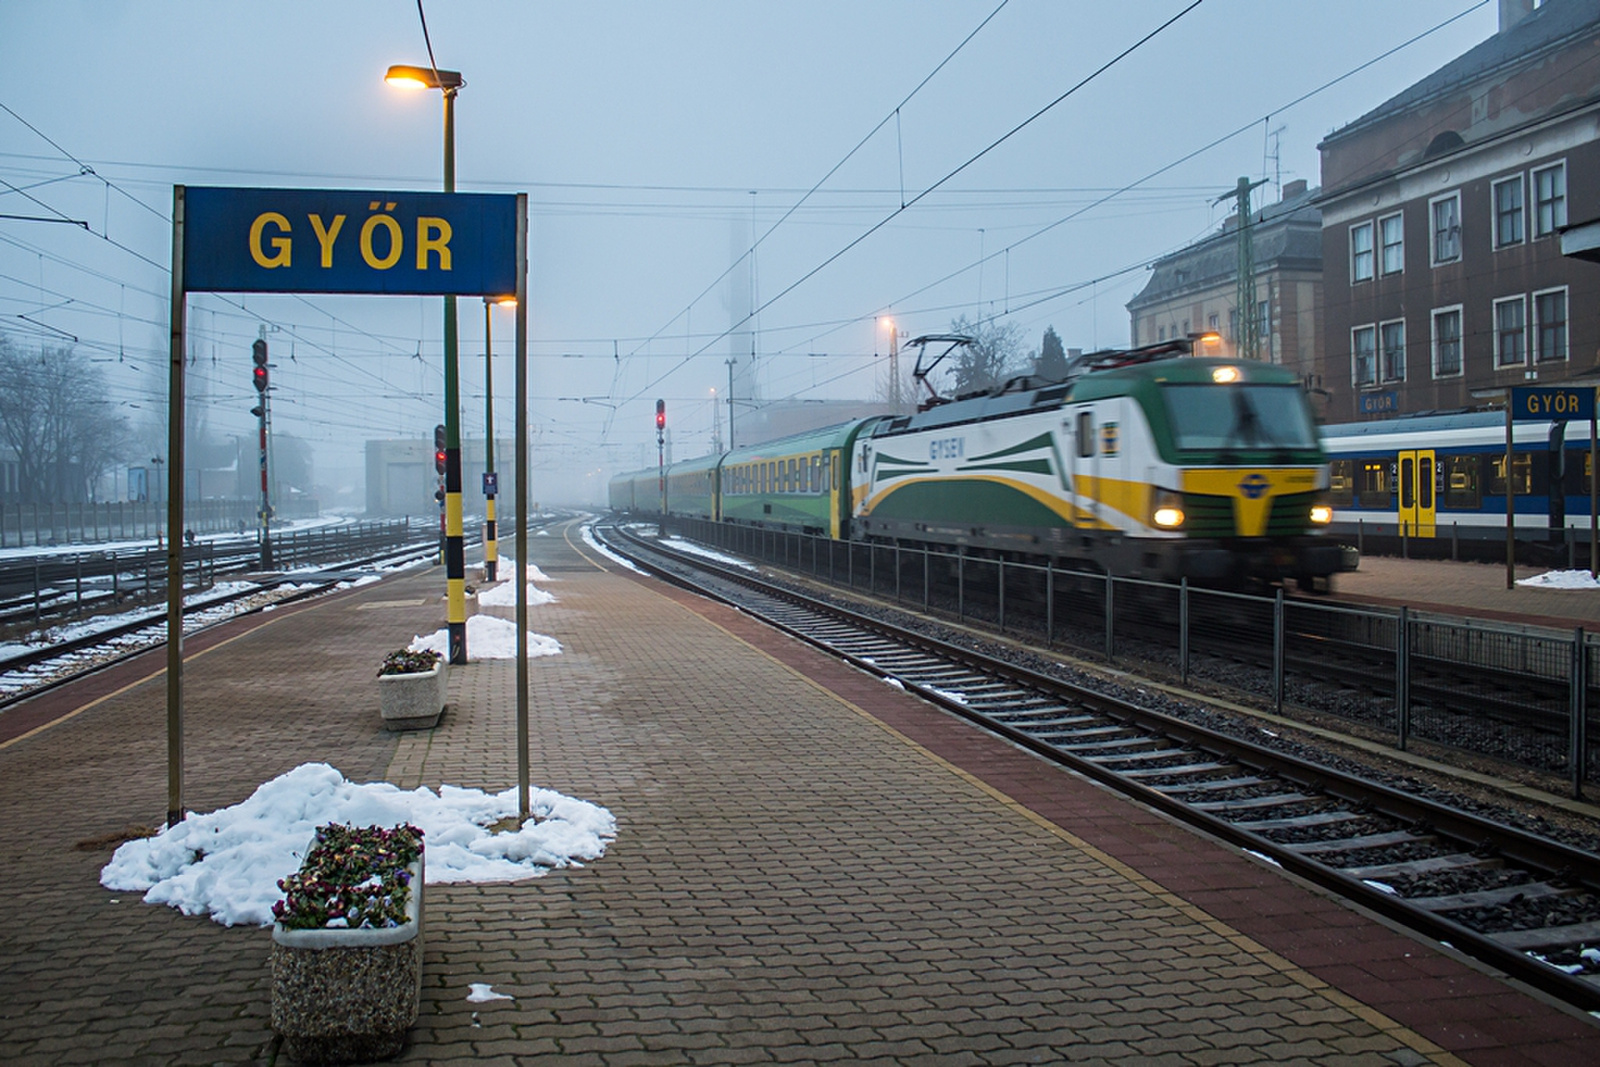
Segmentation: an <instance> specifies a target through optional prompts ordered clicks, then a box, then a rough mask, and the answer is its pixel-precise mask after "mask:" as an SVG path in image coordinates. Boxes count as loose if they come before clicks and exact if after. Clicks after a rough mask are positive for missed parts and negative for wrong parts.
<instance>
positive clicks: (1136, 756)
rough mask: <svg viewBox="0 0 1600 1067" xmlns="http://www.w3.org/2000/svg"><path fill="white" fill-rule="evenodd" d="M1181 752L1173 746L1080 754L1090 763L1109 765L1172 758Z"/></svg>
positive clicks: (1121, 772) (1119, 772)
mask: <svg viewBox="0 0 1600 1067" xmlns="http://www.w3.org/2000/svg"><path fill="white" fill-rule="evenodd" d="M1183 754H1184V753H1183V752H1181V751H1180V750H1178V749H1174V748H1153V749H1151V750H1150V751H1148V752H1102V753H1098V754H1096V753H1093V752H1088V753H1083V754H1082V755H1083V758H1084V759H1086V760H1089V761H1090V762H1091V763H1103V764H1108V765H1109V764H1114V763H1149V762H1150V761H1151V760H1158V759H1172V758H1173V757H1174V756H1181V755H1183ZM1111 769H1113V770H1116V771H1117V773H1118V774H1123V773H1125V772H1123V771H1121V770H1117V769H1116V768H1111Z"/></svg>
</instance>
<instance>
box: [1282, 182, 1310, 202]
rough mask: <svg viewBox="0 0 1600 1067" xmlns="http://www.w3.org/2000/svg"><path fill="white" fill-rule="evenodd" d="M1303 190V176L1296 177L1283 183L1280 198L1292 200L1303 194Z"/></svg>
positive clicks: (1304, 188)
mask: <svg viewBox="0 0 1600 1067" xmlns="http://www.w3.org/2000/svg"><path fill="white" fill-rule="evenodd" d="M1305 191H1306V180H1305V179H1304V178H1296V179H1295V180H1294V181H1292V182H1288V183H1286V184H1285V185H1284V187H1283V197H1282V199H1283V200H1293V199H1294V198H1295V197H1297V196H1303V195H1305ZM1280 202H1281V201H1280Z"/></svg>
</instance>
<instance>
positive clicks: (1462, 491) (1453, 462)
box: [1439, 456, 1483, 510]
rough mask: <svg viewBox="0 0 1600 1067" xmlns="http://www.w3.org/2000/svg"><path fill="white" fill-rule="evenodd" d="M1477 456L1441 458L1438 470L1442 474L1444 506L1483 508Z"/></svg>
mask: <svg viewBox="0 0 1600 1067" xmlns="http://www.w3.org/2000/svg"><path fill="white" fill-rule="evenodd" d="M1481 468H1482V464H1481V463H1480V462H1479V460H1478V457H1477V456H1441V457H1440V458H1439V470H1440V471H1441V472H1442V473H1443V474H1444V501H1443V503H1444V506H1445V507H1447V508H1468V509H1471V510H1476V509H1478V508H1480V507H1482V506H1483V488H1482V486H1481V484H1480V480H1479V473H1480V470H1481Z"/></svg>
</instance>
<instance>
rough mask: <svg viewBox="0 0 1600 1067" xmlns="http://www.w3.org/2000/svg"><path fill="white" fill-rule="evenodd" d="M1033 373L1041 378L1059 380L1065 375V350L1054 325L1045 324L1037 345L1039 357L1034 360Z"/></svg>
mask: <svg viewBox="0 0 1600 1067" xmlns="http://www.w3.org/2000/svg"><path fill="white" fill-rule="evenodd" d="M1033 373H1035V374H1037V375H1038V376H1039V377H1041V378H1048V379H1050V380H1051V381H1053V382H1059V381H1061V380H1062V379H1063V378H1065V377H1066V376H1067V350H1066V349H1064V348H1062V347H1061V338H1060V337H1058V336H1056V328H1055V327H1054V326H1046V327H1045V330H1044V340H1043V341H1042V342H1040V345H1039V358H1038V359H1036V360H1035V361H1034V364H1033Z"/></svg>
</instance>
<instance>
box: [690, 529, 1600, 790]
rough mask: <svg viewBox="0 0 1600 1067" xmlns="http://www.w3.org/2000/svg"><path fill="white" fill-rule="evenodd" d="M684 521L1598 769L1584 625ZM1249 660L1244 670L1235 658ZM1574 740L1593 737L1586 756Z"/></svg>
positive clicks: (946, 600)
mask: <svg viewBox="0 0 1600 1067" xmlns="http://www.w3.org/2000/svg"><path fill="white" fill-rule="evenodd" d="M668 525H669V526H675V527H677V528H678V529H679V530H680V531H681V532H682V533H683V534H684V535H685V536H688V537H692V538H695V539H697V540H700V541H704V542H706V543H709V544H713V545H716V546H718V547H721V548H725V549H727V550H729V551H731V552H736V553H739V554H742V555H745V556H748V557H751V558H754V559H758V560H762V561H765V562H768V563H771V564H774V565H777V566H782V567H786V568H789V569H792V570H795V571H799V572H801V573H804V574H807V575H809V576H811V577H813V578H815V579H818V580H822V581H827V582H831V583H833V584H836V585H842V586H846V587H848V588H850V589H853V590H857V591H860V592H864V593H868V594H871V595H873V596H877V597H881V598H883V599H885V600H890V601H893V602H894V603H896V604H900V605H905V606H909V607H914V608H917V609H919V610H922V611H925V612H930V613H939V614H943V615H946V616H948V617H953V618H954V619H956V620H957V621H960V622H964V623H965V622H970V623H973V624H977V625H983V626H988V627H992V628H993V629H995V630H997V631H999V632H1001V633H1005V632H1008V631H1016V632H1019V633H1025V634H1028V635H1032V636H1033V637H1034V638H1035V639H1040V638H1042V640H1043V642H1044V644H1045V645H1046V646H1054V645H1057V644H1062V645H1069V646H1071V647H1074V648H1076V649H1079V650H1083V651H1088V652H1092V653H1097V654H1099V655H1102V656H1104V657H1105V659H1106V660H1107V661H1114V660H1116V659H1117V657H1118V655H1119V654H1123V653H1124V652H1126V653H1127V654H1129V655H1132V654H1138V655H1141V656H1145V657H1150V656H1152V655H1154V656H1158V657H1163V658H1171V657H1174V656H1175V658H1176V664H1177V673H1178V675H1179V677H1180V680H1181V681H1182V682H1183V683H1184V684H1188V683H1189V681H1190V678H1191V675H1194V674H1204V675H1205V678H1206V680H1207V681H1208V682H1210V683H1213V684H1220V685H1225V686H1229V687H1232V688H1234V689H1236V690H1245V691H1248V692H1249V693H1250V694H1251V695H1253V696H1254V697H1256V698H1257V699H1258V700H1262V701H1264V702H1266V703H1268V704H1270V706H1271V707H1272V709H1273V710H1274V711H1275V712H1276V713H1278V714H1280V715H1286V716H1290V717H1293V716H1295V715H1302V714H1304V713H1305V712H1315V713H1318V714H1323V715H1332V716H1336V717H1339V718H1342V719H1345V720H1347V721H1349V722H1351V723H1352V724H1356V725H1359V727H1361V729H1362V732H1365V733H1367V734H1369V735H1371V736H1374V737H1376V738H1380V739H1381V738H1388V739H1389V742H1390V743H1391V744H1393V745H1394V746H1395V747H1396V748H1399V749H1405V748H1407V747H1408V746H1410V745H1412V744H1413V743H1416V742H1426V743H1429V744H1434V745H1439V746H1444V747H1447V748H1454V749H1458V750H1461V751H1466V752H1472V753H1475V754H1480V755H1486V756H1491V757H1494V758H1496V759H1502V760H1511V761H1514V762H1516V763H1518V764H1520V765H1523V766H1527V767H1531V768H1534V769H1536V770H1539V771H1542V772H1544V773H1547V774H1551V775H1559V776H1561V777H1563V778H1564V779H1565V780H1567V781H1568V782H1569V783H1570V787H1571V790H1572V793H1573V795H1574V796H1582V795H1583V790H1584V786H1585V784H1586V783H1588V782H1593V781H1594V780H1595V777H1596V772H1597V769H1600V752H1597V751H1596V747H1595V745H1593V744H1591V741H1590V739H1591V738H1595V739H1596V740H1600V736H1597V731H1596V730H1595V729H1594V726H1595V721H1594V718H1593V716H1594V714H1595V712H1593V711H1591V709H1593V708H1600V644H1596V643H1595V642H1594V641H1593V640H1592V639H1591V637H1590V635H1588V634H1586V633H1585V632H1584V631H1583V630H1582V629H1581V628H1579V629H1576V630H1572V631H1563V630H1556V629H1549V628H1543V627H1526V626H1511V625H1498V624H1486V623H1482V622H1477V621H1474V620H1467V619H1461V618H1454V617H1450V616H1443V615H1432V614H1428V615H1422V614H1419V613H1415V612H1412V611H1410V610H1409V609H1406V608H1401V609H1398V610H1395V609H1388V608H1376V607H1373V608H1356V607H1350V606H1348V605H1335V604H1326V603H1319V602H1315V601H1309V600H1303V599H1287V598H1285V597H1284V595H1283V592H1282V590H1278V591H1277V592H1276V594H1275V595H1274V596H1251V595H1247V594H1242V593H1234V592H1226V591H1220V590H1214V589H1202V588H1196V587H1192V586H1189V585H1188V584H1187V583H1179V584H1177V585H1172V584H1168V583H1162V582H1152V581H1146V580H1142V579H1135V578H1114V577H1110V576H1108V575H1104V574H1099V573H1093V572H1088V571H1081V570H1074V569H1066V568H1062V567H1057V566H1055V565H1054V564H1049V563H1046V564H1036V563H1019V562H1012V561H1002V560H997V559H994V558H990V557H977V556H969V555H966V554H965V553H962V552H950V551H939V550H934V549H929V548H922V547H917V548H911V547H903V546H897V545H883V544H873V543H862V542H849V541H835V540H832V539H829V538H826V537H820V536H814V535H810V534H803V533H796V532H787V531H781V530H770V529H760V528H756V527H751V526H742V525H734V524H728V523H713V522H709V521H705V520H669V522H668ZM1240 664H1243V665H1244V666H1246V667H1247V668H1249V669H1247V670H1245V671H1240V670H1239V669H1238V666H1239V665H1240ZM1575 753H1582V754H1583V757H1582V758H1576V757H1575V755H1574V754H1575Z"/></svg>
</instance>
